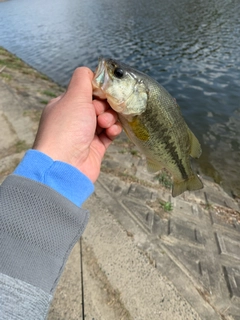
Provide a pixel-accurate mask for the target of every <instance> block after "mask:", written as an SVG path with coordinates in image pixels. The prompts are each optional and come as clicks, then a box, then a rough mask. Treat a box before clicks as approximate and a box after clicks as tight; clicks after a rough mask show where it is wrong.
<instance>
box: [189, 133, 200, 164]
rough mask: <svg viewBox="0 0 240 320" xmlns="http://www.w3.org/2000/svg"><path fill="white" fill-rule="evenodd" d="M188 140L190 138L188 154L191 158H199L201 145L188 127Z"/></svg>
mask: <svg viewBox="0 0 240 320" xmlns="http://www.w3.org/2000/svg"><path fill="white" fill-rule="evenodd" d="M188 134H189V140H190V153H189V154H190V156H191V157H192V158H199V157H200V155H201V153H202V148H201V145H200V143H199V141H198V139H197V138H196V137H195V135H194V134H193V133H192V131H191V130H190V129H189V128H188Z"/></svg>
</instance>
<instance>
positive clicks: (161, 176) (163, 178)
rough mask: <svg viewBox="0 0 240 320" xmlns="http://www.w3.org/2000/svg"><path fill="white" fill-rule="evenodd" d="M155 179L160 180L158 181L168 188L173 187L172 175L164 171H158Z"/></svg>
mask: <svg viewBox="0 0 240 320" xmlns="http://www.w3.org/2000/svg"><path fill="white" fill-rule="evenodd" d="M155 179H156V180H158V182H159V183H160V184H161V185H162V186H164V187H165V188H166V189H171V187H172V180H171V177H170V176H169V175H168V174H167V173H166V172H164V171H162V172H160V173H158V174H157V175H156V176H155Z"/></svg>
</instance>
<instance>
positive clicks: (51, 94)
mask: <svg viewBox="0 0 240 320" xmlns="http://www.w3.org/2000/svg"><path fill="white" fill-rule="evenodd" d="M42 93H43V94H45V96H48V97H51V98H56V97H57V95H56V94H55V93H54V92H52V91H50V90H44V91H42Z"/></svg>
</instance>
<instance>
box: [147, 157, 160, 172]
mask: <svg viewBox="0 0 240 320" xmlns="http://www.w3.org/2000/svg"><path fill="white" fill-rule="evenodd" d="M162 169H163V166H162V165H161V163H159V162H157V161H154V160H152V159H150V158H147V170H148V172H149V173H155V172H157V171H160V170H162Z"/></svg>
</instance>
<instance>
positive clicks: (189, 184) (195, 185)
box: [172, 175, 203, 197]
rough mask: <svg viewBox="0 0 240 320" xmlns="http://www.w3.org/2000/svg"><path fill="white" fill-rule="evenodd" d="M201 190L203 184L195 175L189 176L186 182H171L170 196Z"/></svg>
mask: <svg viewBox="0 0 240 320" xmlns="http://www.w3.org/2000/svg"><path fill="white" fill-rule="evenodd" d="M202 188H203V183H202V181H201V180H200V179H199V177H198V176H197V175H193V176H191V177H190V178H189V179H188V180H183V181H180V182H179V181H173V189H172V196H173V197H176V196H179V195H180V194H181V193H183V192H184V191H186V190H189V191H193V190H199V189H202Z"/></svg>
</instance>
